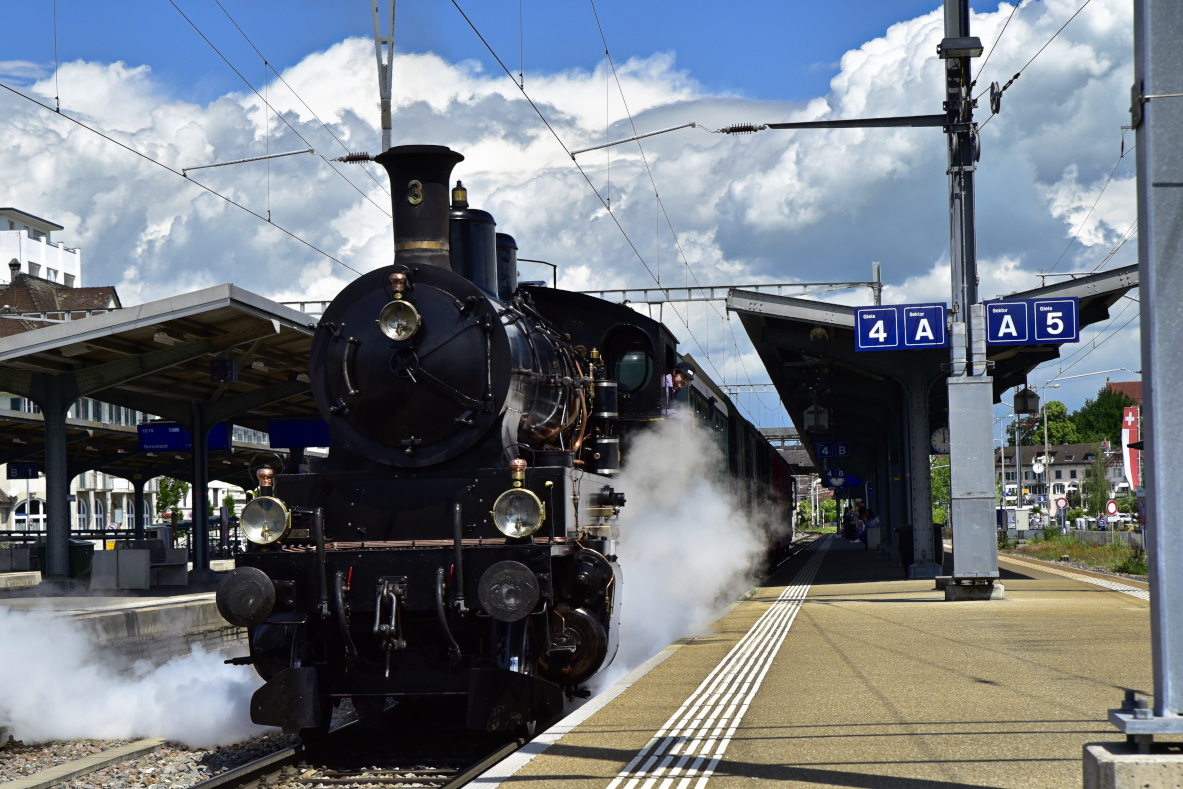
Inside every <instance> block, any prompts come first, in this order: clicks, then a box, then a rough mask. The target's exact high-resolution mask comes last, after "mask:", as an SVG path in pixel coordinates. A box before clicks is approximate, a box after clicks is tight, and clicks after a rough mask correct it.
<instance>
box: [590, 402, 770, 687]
mask: <svg viewBox="0 0 1183 789" xmlns="http://www.w3.org/2000/svg"><path fill="white" fill-rule="evenodd" d="M724 462H725V461H724V459H723V457H722V454H721V453H720V452H719V450H718V448H717V447H716V444H715V438H714V436H712V435H711V434H710V433H709V432H707V431H706V430H705V429H703V428H700V427H698V426H696V425H694V424H692V423H690V422H689V421H686V420H670V421H666V422H662V423H657V425H656V426H655V427H654V428H653V429H651V430H649V431H647V432H646V433H644V434H643V435H641V436H639V437H638V438H636V439H635V440H634V441H633V443H632V445H631V446H630V449H629V455H628V462H627V463H626V465H625V467H624V469H623V470H622V472H621V474H620V477H619V483H618V484H615V485H614V487H616V489H617V490H620V491H623V492H624V493H625V495H626V496H627V497H628V502H627V504H626V505H625V507H624V508H623V509H622V510H621V514H620V542H619V546H618V549H617V552H618V553H619V555H620V564H621V570H622V573H623V575H624V578H623V583H622V585H621V588H622V602H621V605H622V608H621V629H620V650H619V652H618V653H617V655H616V660H615V661H614V662H613V664H612V667H611V668H610V669H609V670H608V671H607V672H605V674H604V675H603V676H602V677H601V678H599V679H598V680H597V681H596V684H597V686H599V687H607V686H608V685H610V684H611V683H612V682H614V681H615V680H616V679H618V678H620V677H621V676H623V675H624V674H626V673H628V672H629V671H631V670H632V669H634V668H636V667H637V666H639V665H640V664H641V663H643V662H644V661H645V660H647V659H648V658H649V657H651V656H652V655H654V654H656V653H657V652H658V651H660V650H662V649H664V648H665V647H667V646H669V645H670V644H671V643H673V642H674V641H676V640H678V639H680V638H686V637H689V636H696V635H701V634H703V633H704V632H706V630H707V628H708V626H709V625H710V623H711V622H713V621H714V620H716V619H717V618H718V617H719V615H720V614H721V613H722V612H723V611H724V610H725V609H726V608H727V606H728V605H730V604H731V603H732V602H733V601H734V600H735V599H736V598H737V597H738V596H739V595H740V594H741V593H743V592H744V591H745V590H746V589H747V588H748V587H749V586H750V585H751V583H752V582H753V581H754V580H756V579H757V578H758V577H759V572H760V570H761V562H762V561H763V559H764V557H765V555H766V550H767V545H768V543H767V540H768V535H770V534H776V533H779V532H781V531H783V532H786V533H787V532H788V528H789V524H788V522H787V520H786V522H785V523H777V522H776V520H775V516H774V514H773V513H771V512H761V513H756V512H745V511H743V510H742V508H741V507H739V505H738V503H737V502H735V501H734V500H733V499H732V497H731V496H730V495H729V494H728V492H727V491H725V490H722V489H721V488H720V486H719V484H718V483H717V482H716V480H717V479H718V477H719V471H718V470H719V469H720V468H722V464H723V463H724Z"/></svg>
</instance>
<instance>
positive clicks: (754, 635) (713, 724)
mask: <svg viewBox="0 0 1183 789" xmlns="http://www.w3.org/2000/svg"><path fill="white" fill-rule="evenodd" d="M829 546H830V538H827V539H825V540H824V541H820V542H818V543H814V545H812V546H811V547H810V549H809V550H810V552H811V553H812V554H813V556H812V557H811V558H810V560H809V561H808V562H807V563H806V565H805V566H804V567H803V568H801V570H800V572H798V574H797V577H796V578H794V579H793V582H792V583H791V584H790V585H789V586H788V587H786V588H785V590H784V591H783V592H782V593H781V594H780V596H778V597H777V599H776V600H775V601H774V602H773V603H772V604H771V605H770V606H769V608H768V610H766V611H765V612H764V613H763V614H762V615H761V616H760V618H759V619H757V620H756V623H755V624H753V625H752V627H751V628H750V629H749V630H748V632H747V633H746V634H745V635H744V637H743V638H741V639H740V641H739V642H738V643H737V644H736V645H735V646H734V647H733V648H732V649H731V651H730V652H728V653H727V655H726V656H725V657H724V658H723V659H722V660H721V661H720V662H719V663H718V664H717V665H716V666H715V667H714V668H713V669H712V670H711V672H710V673H709V674H708V675H707V677H706V679H704V680H703V682H702V684H700V685H699V687H698V689H697V690H695V691H694V693H692V694H691V695H690V696H689V697H688V698H687V699H686V701H684V702H682V704H681V706H680V707H679V708H678V710H677V712H675V713H674V714H673V715H672V716H671V717H670V718H669V720H667V721H666V723H665V725H663V726H662V727H661V729H659V730H658V732H657V733H656V734H655V735H654V736H653V737H652V738H651V739H650V740H649V742H648V743H647V744H646V745H645V747H644V748H642V749H641V750H640V751H639V752H638V753H637V755H636V756H634V757H633V758H632V759H631V760H630V761H629V763H628V764H627V765H625V767H624V769H623V770H621V771H620V773H618V774H617V776H616V777H615V778H614V779H613V780H612V781H611V783H609V784H608V789H620V787H621V785H622V784H623V789H638V787H640V789H652V787H653V786H654V785H655V784H656V783H657V782H658V781H661V789H669V787H671V786H672V785H673V783H674V781H676V780H677V781H679V784H678V785H679V787H680V788H681V787H686V786H688V785H689V784H690V783H691V782H692V781H694V779H695V778H698V782H697V786H698V787H702V786H704V785H705V784H706V782H707V781H708V780H709V779H710V776H711V775H712V774H713V772H714V769H715V767H716V766H717V765H718V763H719V761H720V760H721V759H722V758H723V754H724V753H725V752H726V750H727V746H728V744H729V743H730V742H731V738H732V737H733V736H734V734H735V731H736V730H737V729H738V727H739V724H740V721H741V720H742V719H743V716H744V714H746V712H747V710H748V707H749V706H750V704H751V701H752V699H753V698H755V696H756V693H757V692H759V690H760V685H761V684H762V683H763V681H764V677H765V675H767V673H768V670H769V669H770V668H771V666H772V662H773V660H774V659H775V657H776V655H777V653H778V652H779V651H780V647H781V645H782V644H783V643H784V640H785V637H786V636H787V635H788V632H789V628H791V627H792V625H793V622H794V621H795V620H796V617H797V612H798V611H799V610H800V609H801V605H802V603H803V602H804V600H805V597H806V595H807V594H808V593H809V586H810V584H811V583H812V582H813V578H814V576H815V575H816V574H817V569H818V567H819V566H820V565H821V562H822V559H823V558H824V556H825V554H826V551H827V550H828V549H829ZM675 761H676V763H675ZM704 763H706V764H707V766H706V769H705V770H703V769H702V766H703V764H704ZM638 765H640V766H639V767H638ZM683 771H684V772H683ZM700 771H701V773H700ZM679 779H680V780H679Z"/></svg>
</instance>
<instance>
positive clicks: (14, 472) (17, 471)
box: [8, 461, 41, 479]
mask: <svg viewBox="0 0 1183 789" xmlns="http://www.w3.org/2000/svg"><path fill="white" fill-rule="evenodd" d="M40 474H41V464H40V463H18V462H15V461H13V462H11V463H9V464H8V478H9V479H37V477H38V476H39V475H40Z"/></svg>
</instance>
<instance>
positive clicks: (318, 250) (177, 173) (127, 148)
mask: <svg viewBox="0 0 1183 789" xmlns="http://www.w3.org/2000/svg"><path fill="white" fill-rule="evenodd" d="M0 89H3V90H6V91H8V92H9V93H12V94H13V95H14V96H19V97H20V98H22V99H24V100H25V101H28V102H31V103H33V104H36V105H37V106H38V107H41V108H42V109H45V110H48V111H50V112H53V113H56V114H57V115H58V116H59V117H61V118H64V119H65V120H67V121H69V122H70V123H73V124H75V125H77V126H79V127H81V128H83V129H86V130H87V131H89V132H91V133H92V134H97V135H98V136H99V137H102V138H103V139H104V140H106V141H107V142H110V143H114V144H115V145H118V146H119V147H120V148H122V149H124V150H125V151H128V152H129V153H133V154H135V155H136V156H138V157H140V158H141V159H143V160H144V161H146V162H150V163H152V164H154V165H156V166H157V167H159V168H161V169H162V170H167V171H168V172H170V173H172V174H173V175H175V176H177V177H178V178H182V179H184V180H185V181H186V182H187V183H191V184H193V185H194V186H197V187H199V188H201V189H203V190H205V191H206V192H209V193H210V194H211V195H213V196H214V197H217V198H219V199H221V200H225V201H226V202H227V203H229V204H230V205H232V206H234V207H235V208H239V209H241V210H243V211H245V212H246V213H248V214H250V215H251V216H253V217H255V218H256V219H258V220H259V221H261V222H267V224H269V225H270V226H271V227H274V228H275V229H277V230H279V231H280V232H281V233H283V234H285V235H287V236H289V237H291V238H292V239H294V240H296V241H298V242H300V243H301V244H303V245H304V246H306V247H308V248H309V249H311V250H312V251H314V252H316V253H318V254H320V255H323V256H324V257H326V258H328V259H329V260H331V261H333V262H334V263H337V264H339V265H341V266H343V267H345V268H347V269H349V270H350V271H352V272H353V273H354V274H357V275H358V276H361V273H362V272H360V271H358V270H357V269H355V268H354V267H353V266H350V265H349V264H348V263H346V262H344V261H343V260H340V259H338V258H335V257H333V256H332V255H330V254H329V253H328V252H325V251H324V250H323V249H321V248H320V247H318V246H316V245H315V244H313V243H312V242H310V241H306V240H304V239H303V238H300V237H299V236H298V235H296V234H295V233H293V232H292V231H290V230H288V229H287V228H285V227H283V226H282V225H277V224H275V223H274V222H268V220H267V218H266V217H264V216H262V215H261V214H259V213H258V212H256V211H252V210H251V209H250V208H247V207H246V206H245V205H243V204H242V203H239V202H238V201H236V200H234V199H233V198H230V197H227V196H226V195H224V194H222V193H221V192H219V191H217V190H216V189H212V188H210V187H208V186H206V185H205V184H203V183H200V182H198V181H194V180H193V179H191V178H185V176H184V175H182V174H181V172H180V171H179V170H176V169H174V168H172V167H170V166H169V165H167V164H165V163H164V162H161V161H159V160H157V159H153V158H152V157H151V156H149V155H147V154H146V153H143V152H141V151H137V150H136V149H135V148H132V147H131V146H130V145H127V144H126V143H122V142H120V141H119V140H116V139H115V138H114V137H111V136H110V135H108V134H105V133H104V132H102V131H100V130H98V129H96V128H94V127H93V126H89V125H87V124H86V123H83V122H82V121H80V120H78V119H77V118H74V117H71V116H70V115H68V114H67V113H64V112H61V111H59V110H55V109H54V108H53V107H50V106H49V105H48V104H44V103H43V102H40V101H38V100H37V99H35V98H33V97H32V96H29V95H28V94H25V93H22V92H21V91H19V90H17V89H16V88H14V87H12V86H10V85H8V84H6V83H3V82H0Z"/></svg>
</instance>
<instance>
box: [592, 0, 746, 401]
mask: <svg viewBox="0 0 1183 789" xmlns="http://www.w3.org/2000/svg"><path fill="white" fill-rule="evenodd" d="M589 2H590V4H591V9H592V15H593V16H594V18H595V20H596V28H597V29H598V30H599V33H600V40H601V41H602V42H603V44H604V55H605V56H606V57H607V59H608V64H609V66H611V68H612V76H613V77H614V79H615V80H616V89H617V91H618V92H619V93H620V99H621V103H622V104H623V106H624V110H625V113H626V114H627V115H628V119H629V125H630V126H631V128H632V130H633V135H634V136H633V137H632V138H630V141H635V142H636V143H637V149H638V150H639V151H640V153H641V160H642V161H643V162H644V164H645V171H646V173H648V175H649V183H650V185H651V186H652V187H653V194H654V196H655V197H656V199H657V203H658V207H659V208H660V210H661V213H662V214H663V215H664V216H665V219H666V224H667V226H668V227H669V230H670V234H671V235H672V236H673V238H674V243H675V245H676V246H677V248H678V253H679V254H680V255H681V257H682V262H683V264H684V266H685V271H686V272H687V273H688V274H689V275H690V276H691V277H693V278H694V283H695V285H696V286H697V287H698V288H699V289H700V290H702V291H703V292H704V295H705V289H704V288H703V285H702V283H701V282H700V281H699V279H698V275H697V274H695V273H694V269H693V268H692V267H691V265H690V261H689V260H688V259H687V257H686V253H685V251H684V250H683V249H682V243H681V240H680V239H679V238H678V234H677V232H676V231H675V230H674V226H673V222H672V221H671V220H670V217H669V213H668V212H667V211H666V210H665V205H664V203H663V202H662V200H661V192H660V190H658V188H657V180H656V178H655V177H654V175H653V169H652V168H651V167H650V166H649V157H648V156H647V155H646V154H645V149H644V147H643V146H642V145H641V143H640V140H642V139H644V138H646V137H650V136H653V135H654V134H660V133H664V132H654V133H651V134H639V133H638V132H637V126H636V122H635V120H634V119H633V115H632V111H631V110H630V109H629V107H628V100H627V99H626V98H625V95H624V86H623V85H621V83H620V75H619V74H618V73H617V72H616V64H615V62H613V61H612V56H611V54H610V52H609V47H608V39H607V36H606V35H605V34H604V27H603V25H602V24H601V22H600V15H599V12H598V11H597V10H596V4H595V0H589ZM687 127H692V128H693V127H697V124H695V123H690V124H686V125H684V126H680V127H676V128H687ZM673 130H674V129H667V130H665V131H673ZM658 248H659V249H660V243H659V245H658ZM657 280H658V286H659V287H660V285H661V282H660V274H659V275H658V277H657ZM707 303H708V304H710V306H711V309H713V310H714V311H715V314H716V315H718V316H719V317H720V319H722V318H723V315H722V313H720V312H719V310H718V308H717V307H715V306H714V304H712V303H711V302H709V301H708V302H707ZM675 314H676V310H675ZM727 323H728V329H729V330H730V332H731V335H732V338H733V342H734V338H735V330H734V328H733V327H731V325H730V321H728V322H727ZM687 329H689V325H688V323H687ZM737 350H738V346H737ZM704 353H708V356H709V352H708V351H706V349H704ZM738 358H739V360H740V363H741V365H742V366H743V367H744V374H745V376H746V377H747V378H748V382H749V383H750V382H751V376H750V375H748V373H747V369H746V365H744V363H743V356H742V355H738ZM723 383H726V379H725V378H724V381H723Z"/></svg>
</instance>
